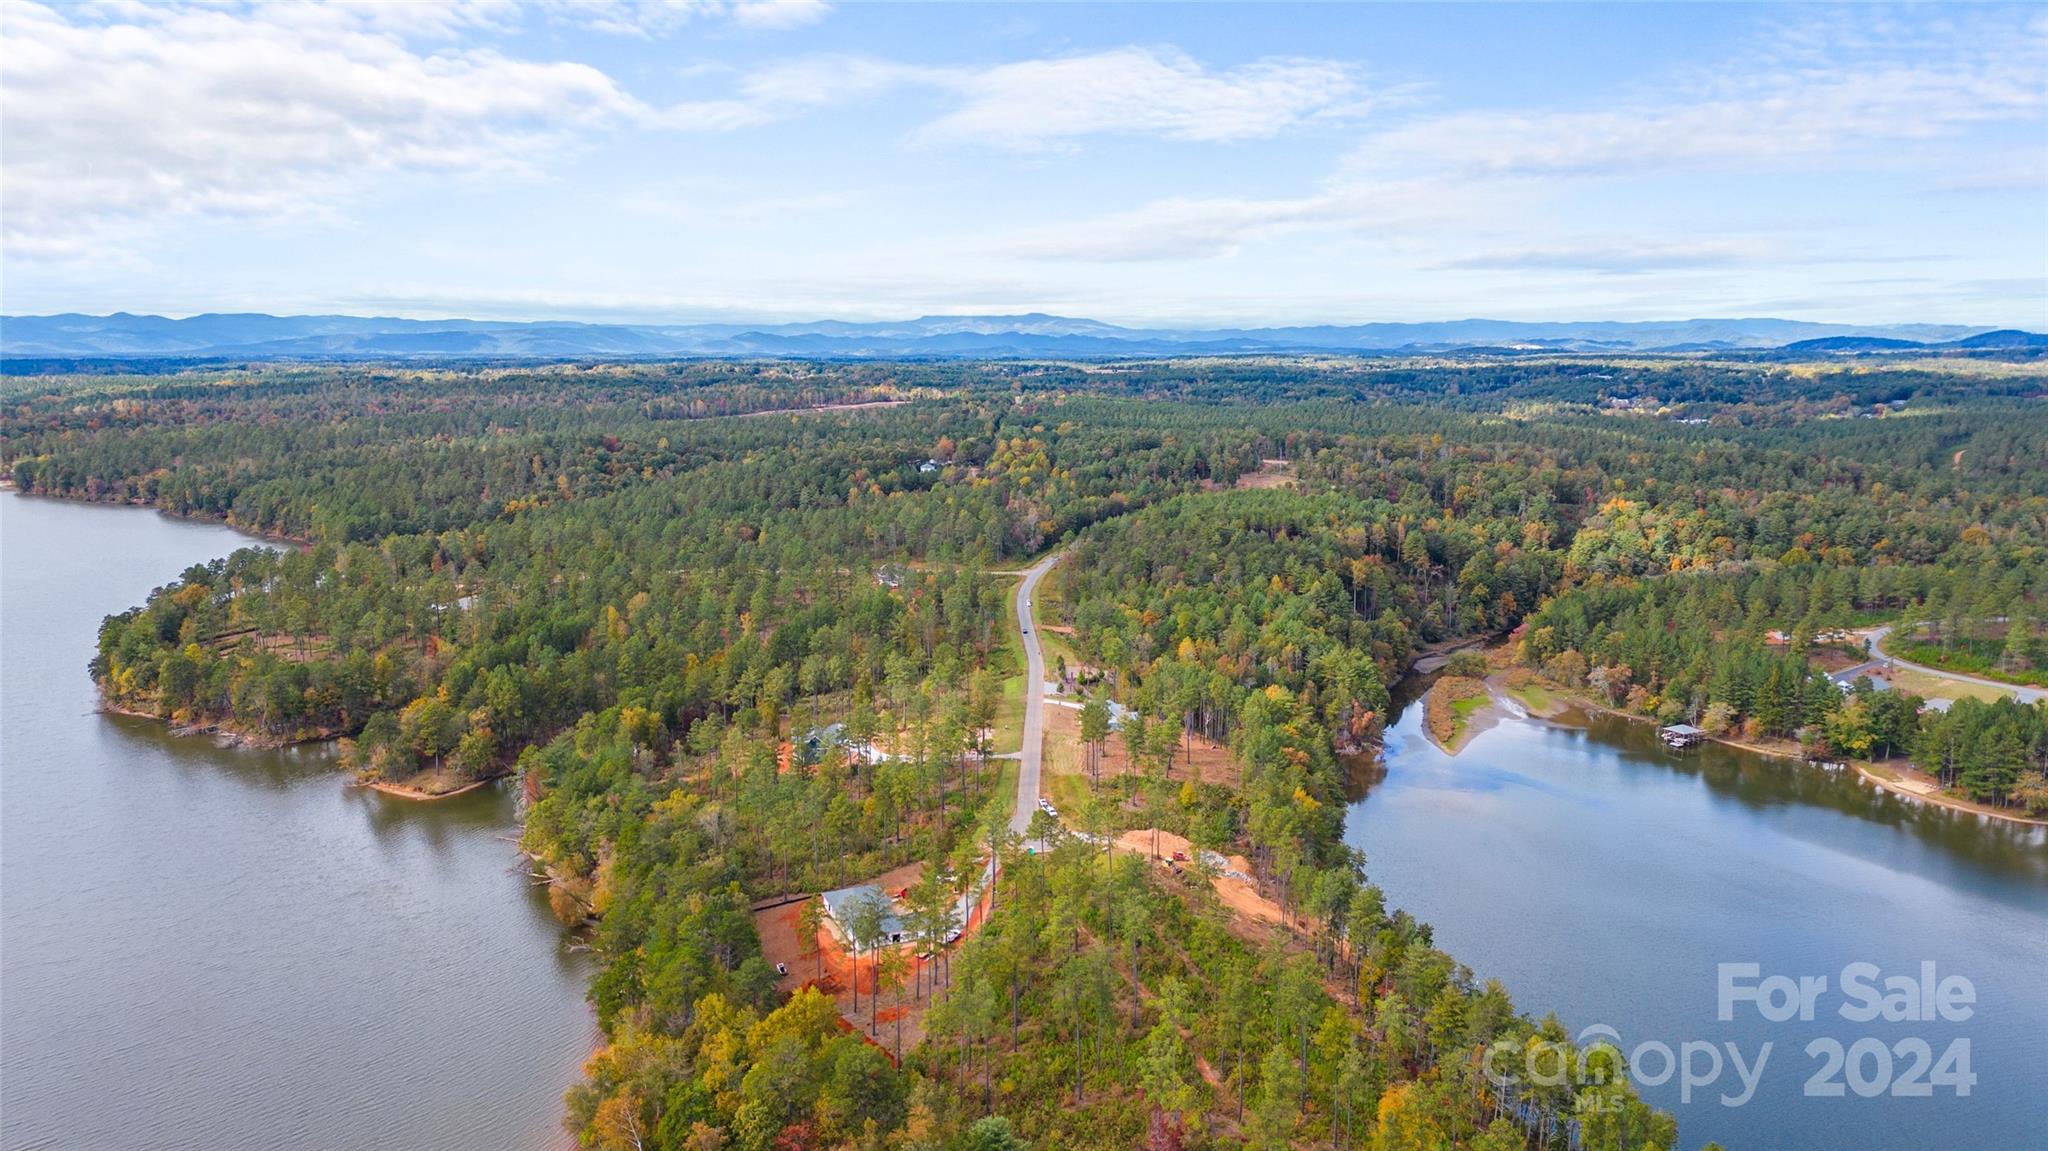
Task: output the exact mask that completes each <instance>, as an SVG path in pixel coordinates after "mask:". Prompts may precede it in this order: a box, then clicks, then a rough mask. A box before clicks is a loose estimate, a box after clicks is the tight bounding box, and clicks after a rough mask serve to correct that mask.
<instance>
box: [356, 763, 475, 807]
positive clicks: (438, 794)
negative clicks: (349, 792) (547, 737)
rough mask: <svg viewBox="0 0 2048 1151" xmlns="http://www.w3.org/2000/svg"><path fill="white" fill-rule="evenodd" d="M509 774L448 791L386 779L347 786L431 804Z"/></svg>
mask: <svg viewBox="0 0 2048 1151" xmlns="http://www.w3.org/2000/svg"><path fill="white" fill-rule="evenodd" d="M511 774H512V773H511V772H509V771H507V772H499V773H497V774H495V775H487V776H484V777H483V778H482V779H472V780H470V781H469V782H468V783H465V784H463V785H462V786H461V787H457V788H453V789H451V790H449V791H428V790H426V789H425V788H421V787H414V786H413V785H411V784H409V783H404V782H397V781H392V780H387V779H355V780H351V781H349V786H351V787H367V788H369V789H370V790H371V791H381V792H383V793H384V794H385V795H389V796H393V797H395V798H398V799H409V800H411V801H413V802H414V803H432V802H433V801H434V800H437V799H454V798H455V797H456V796H458V795H468V794H469V793H470V792H472V791H475V790H477V789H478V788H480V787H487V786H489V785H490V784H493V783H496V782H498V781H499V780H501V779H505V778H507V777H508V776H510V775H511Z"/></svg>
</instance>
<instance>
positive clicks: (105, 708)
mask: <svg viewBox="0 0 2048 1151" xmlns="http://www.w3.org/2000/svg"><path fill="white" fill-rule="evenodd" d="M93 687H94V689H95V690H97V691H98V692H99V696H100V703H99V708H98V710H99V712H100V714H102V715H120V716H126V717H127V718H129V719H143V720H148V721H150V722H151V723H160V724H162V725H163V726H164V727H165V728H167V729H168V730H169V731H170V733H171V734H172V735H176V736H201V735H210V736H212V737H213V738H214V740H215V741H216V742H219V743H223V744H225V745H227V746H229V747H246V748H249V749H251V750H254V751H283V750H284V749H285V748H288V747H304V746H306V745H308V744H315V743H333V742H334V741H335V740H337V739H340V738H341V737H340V736H338V735H333V734H329V733H321V734H315V735H308V736H300V737H292V736H282V735H252V734H250V733H249V732H246V731H237V730H235V729H234V728H232V727H228V726H227V725H226V724H224V723H179V722H178V721H177V720H175V719H172V718H171V717H170V716H167V715H158V714H157V713H156V712H153V711H143V710H142V709H140V708H135V707H129V706H126V705H124V704H118V703H115V702H114V701H112V700H110V699H108V698H107V694H106V689H105V688H104V687H102V686H100V685H99V684H94V685H93Z"/></svg>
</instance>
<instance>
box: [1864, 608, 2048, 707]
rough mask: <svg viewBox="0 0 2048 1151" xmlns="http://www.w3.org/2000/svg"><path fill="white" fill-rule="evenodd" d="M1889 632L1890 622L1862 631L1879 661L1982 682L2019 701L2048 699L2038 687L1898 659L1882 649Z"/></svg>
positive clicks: (2046, 693)
mask: <svg viewBox="0 0 2048 1151" xmlns="http://www.w3.org/2000/svg"><path fill="white" fill-rule="evenodd" d="M1891 633H1892V628H1891V625H1890V624H1886V625H1885V626H1883V627H1874V628H1871V629H1870V630H1869V631H1867V632H1864V633H1863V635H1864V636H1865V640H1866V642H1865V646H1866V647H1867V648H1868V649H1869V651H1870V654H1872V655H1874V656H1877V657H1878V660H1879V661H1881V662H1884V663H1891V664H1896V665H1898V666H1899V667H1910V668H1912V669H1913V670H1914V671H1919V672H1925V673H1926V674H1928V675H1937V676H1942V677H1944V678H1947V679H1953V680H1960V681H1962V682H1964V683H1975V684H1982V685H1983V686H1985V687H1992V688H1997V689H1998V690H1999V691H2009V692H2012V693H2013V694H2014V695H2016V696H2018V697H2019V701H2020V702H2021V703H2033V702H2035V701H2037V700H2041V699H2048V691H2043V690H2041V689H2040V688H2038V687H2021V686H2019V685H2018V684H2013V683H2002V682H2000V681H1998V680H1995V679H1985V678H1983V677H1982V676H1975V675H1964V674H1963V673H1962V672H1959V671H1943V670H1942V669H1941V668H1938V667H1928V666H1927V665H1926V664H1924V663H1914V662H1913V661H1912V660H1910V659H1900V658H1899V657H1898V656H1895V655H1887V654H1885V650H1884V637H1886V636H1888V635H1890V634H1891Z"/></svg>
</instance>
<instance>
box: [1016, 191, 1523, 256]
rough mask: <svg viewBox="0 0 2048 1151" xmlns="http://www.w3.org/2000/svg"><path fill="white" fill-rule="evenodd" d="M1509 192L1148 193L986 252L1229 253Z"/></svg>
mask: <svg viewBox="0 0 2048 1151" xmlns="http://www.w3.org/2000/svg"><path fill="white" fill-rule="evenodd" d="M1512 199H1513V196H1512V194H1510V192H1509V189H1507V187H1506V186H1505V185H1503V186H1497V187H1482V186H1476V185H1469V184H1464V185H1459V184H1446V183H1442V182H1438V181H1429V180H1388V181H1345V182H1341V183H1332V184H1330V185H1329V186H1328V187H1326V188H1324V189H1322V190H1320V191H1316V192H1313V193H1310V194H1308V195H1303V196H1289V197H1278V198H1270V199H1265V198H1256V197H1230V196H1220V197H1207V198H1186V197H1174V198H1170V199H1163V200H1154V201H1152V202H1151V203H1148V204H1144V205H1141V206H1139V207H1137V208H1134V209H1131V210H1130V211H1126V212H1118V213H1115V214H1112V215H1108V216H1100V217H1096V218H1094V219H1091V220H1084V221H1080V222H1078V223H1073V224H1062V225H1058V226H1053V227H1042V228H1036V229H1032V230H1030V231H1027V232H1022V233H1015V234H1011V235H1008V236H1004V237H1002V238H1000V239H998V240H997V241H996V242H995V243H994V244H992V245H991V246H990V247H989V252H990V254H993V255H1000V256H1013V257H1019V258H1023V259H1037V260H1091V261H1099V262H1106V263H1126V262H1145V261H1153V260H1200V259H1211V258H1216V257H1226V256H1232V255H1235V254H1236V253H1237V251H1238V250H1239V248H1241V247H1242V246H1243V245H1245V244H1247V243H1250V242H1253V241H1256V240H1262V239H1267V238H1271V237H1274V236H1280V235H1284V234H1287V233H1290V232H1298V231H1302V230H1305V229H1313V228H1343V229H1349V230H1353V231H1359V232H1380V233H1392V232H1398V231H1404V230H1413V229H1415V228H1417V227H1419V226H1422V225H1425V224H1436V223H1442V222H1444V221H1447V220H1452V219H1456V218H1459V217H1463V216H1471V215H1473V214H1475V213H1477V212H1479V211H1480V210H1481V208H1482V205H1484V206H1486V208H1487V210H1488V211H1495V212H1497V211H1499V210H1500V209H1501V208H1502V207H1503V206H1504V205H1505V204H1506V203H1507V202H1511V201H1512Z"/></svg>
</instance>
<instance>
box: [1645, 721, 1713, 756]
mask: <svg viewBox="0 0 2048 1151" xmlns="http://www.w3.org/2000/svg"><path fill="white" fill-rule="evenodd" d="M1657 737H1658V738H1659V739H1662V740H1663V741H1664V745H1665V746H1666V747H1669V748H1671V749H1673V750H1674V751H1676V750H1682V749H1684V748H1688V747H1692V746H1694V745H1695V744H1698V743H1701V742H1703V741H1705V740H1706V738H1707V733H1706V732H1704V731H1702V730H1700V729H1699V728H1697V727H1694V726H1693V725H1691V724H1689V723H1674V724H1672V725H1671V726H1669V727H1665V728H1659V729H1658V731H1657Z"/></svg>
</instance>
